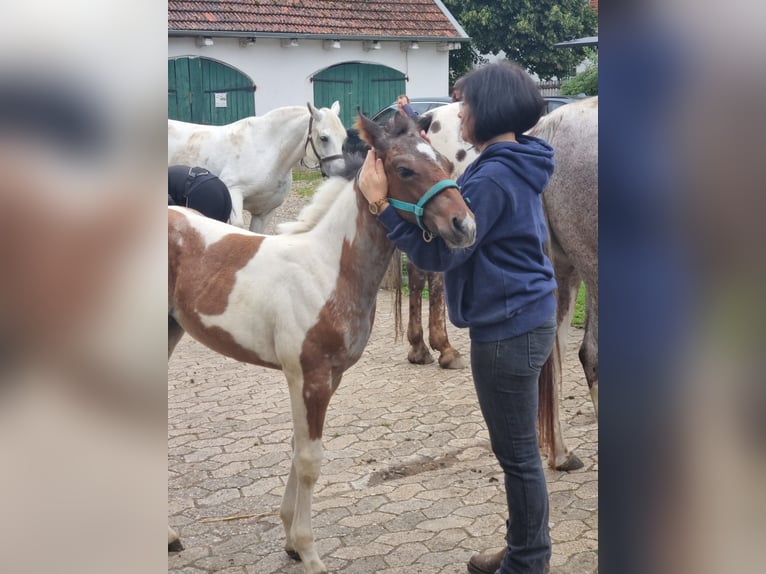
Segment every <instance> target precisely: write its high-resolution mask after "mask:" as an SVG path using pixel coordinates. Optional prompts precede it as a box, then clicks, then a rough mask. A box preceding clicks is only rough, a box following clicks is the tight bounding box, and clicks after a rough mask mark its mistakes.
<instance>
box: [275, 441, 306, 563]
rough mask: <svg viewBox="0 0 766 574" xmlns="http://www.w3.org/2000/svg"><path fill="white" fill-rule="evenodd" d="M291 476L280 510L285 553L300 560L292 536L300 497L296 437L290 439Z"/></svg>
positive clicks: (288, 479) (288, 478)
mask: <svg viewBox="0 0 766 574" xmlns="http://www.w3.org/2000/svg"><path fill="white" fill-rule="evenodd" d="M290 452H291V461H290V474H289V476H288V477H287V485H286V486H285V494H284V495H283V496H282V506H281V507H280V509H279V517H280V518H281V519H282V527H283V528H284V529H285V552H287V554H288V555H289V556H290V558H292V559H293V560H300V559H301V556H300V554H298V552H296V550H295V545H294V544H293V542H292V538H291V534H290V532H291V531H292V528H293V519H294V517H295V500H296V497H297V495H298V477H297V473H296V470H295V435H293V436H292V438H291V439H290Z"/></svg>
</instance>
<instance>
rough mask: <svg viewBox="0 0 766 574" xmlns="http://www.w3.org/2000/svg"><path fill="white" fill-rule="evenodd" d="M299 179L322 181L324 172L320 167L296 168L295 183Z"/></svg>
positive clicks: (313, 181)
mask: <svg viewBox="0 0 766 574" xmlns="http://www.w3.org/2000/svg"><path fill="white" fill-rule="evenodd" d="M299 181H300V182H310V183H316V182H319V181H322V173H321V172H320V171H319V170H318V169H294V170H293V183H295V182H299Z"/></svg>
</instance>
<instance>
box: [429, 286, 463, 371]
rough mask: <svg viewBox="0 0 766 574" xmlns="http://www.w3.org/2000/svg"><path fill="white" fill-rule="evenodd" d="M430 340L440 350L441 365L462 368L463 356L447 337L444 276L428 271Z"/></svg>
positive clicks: (443, 367) (445, 367)
mask: <svg viewBox="0 0 766 574" xmlns="http://www.w3.org/2000/svg"><path fill="white" fill-rule="evenodd" d="M427 276H428V342H429V344H430V345H431V348H432V349H433V350H434V351H439V366H440V367H441V368H442V369H462V368H464V367H465V361H464V360H463V357H462V356H461V355H460V353H458V351H457V349H455V348H454V347H453V346H452V345H451V344H450V342H449V338H448V337H447V316H446V315H447V312H446V311H447V308H446V303H445V301H444V276H443V275H442V274H441V273H433V272H429V273H428V275H427Z"/></svg>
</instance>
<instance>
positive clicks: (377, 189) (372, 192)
mask: <svg viewBox="0 0 766 574" xmlns="http://www.w3.org/2000/svg"><path fill="white" fill-rule="evenodd" d="M359 190H360V191H361V192H362V195H364V197H365V198H366V199H367V201H368V202H369V203H370V211H371V212H372V213H373V214H376V215H377V214H378V213H380V212H381V211H383V210H384V209H385V208H386V207H388V201H387V200H386V197H387V196H388V178H387V177H386V172H385V170H384V169H383V160H382V159H378V158H377V157H376V155H375V150H374V149H371V150H369V151H368V152H367V157H366V158H365V159H364V165H363V166H362V171H361V172H360V173H359Z"/></svg>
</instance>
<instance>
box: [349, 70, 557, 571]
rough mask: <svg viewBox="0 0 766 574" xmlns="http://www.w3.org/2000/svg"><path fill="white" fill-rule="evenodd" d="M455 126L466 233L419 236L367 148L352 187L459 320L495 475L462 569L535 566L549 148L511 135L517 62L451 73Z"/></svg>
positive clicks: (522, 97)
mask: <svg viewBox="0 0 766 574" xmlns="http://www.w3.org/2000/svg"><path fill="white" fill-rule="evenodd" d="M459 87H460V91H461V93H462V102H461V108H460V112H459V114H458V116H459V117H460V119H461V126H462V127H461V130H462V137H463V139H465V140H466V141H467V142H470V143H472V144H473V145H474V146H476V149H477V150H478V151H479V152H480V153H479V156H478V157H477V158H476V160H475V161H474V162H473V163H472V164H471V165H469V166H468V168H467V169H466V170H465V172H464V173H463V174H462V175H461V176H460V177H459V178H458V180H457V183H458V184H459V185H460V190H461V193H462V194H463V196H464V197H465V198H466V199H469V198H470V206H471V210H472V211H473V213H474V215H475V217H476V228H477V239H476V243H475V244H474V245H473V246H472V247H470V248H468V249H465V250H458V251H451V250H450V249H448V248H447V246H446V244H445V243H444V242H443V241H442V240H441V239H439V238H434V240H433V241H432V242H430V243H426V242H424V241H423V239H422V231H421V230H420V228H418V227H417V226H416V225H414V224H412V223H410V222H408V221H406V220H405V219H404V218H402V216H401V215H400V214H399V213H398V212H397V210H396V209H394V208H391V207H390V206H389V203H388V202H387V201H386V196H387V190H388V181H387V177H386V173H385V171H384V169H383V162H382V161H381V160H380V159H376V156H375V150H370V152H368V154H367V158H366V160H365V164H364V166H363V168H362V171H361V173H360V176H359V183H360V189H361V190H362V193H363V194H364V196H365V198H366V199H367V201H369V202H370V204H373V203H374V204H377V205H379V206H380V207H379V208H378V216H377V217H378V221H379V222H380V224H381V225H383V227H385V229H386V230H387V232H388V238H389V239H390V240H392V241H393V242H394V243H395V244H396V246H397V247H398V248H399V249H400V250H402V251H403V252H405V253H406V254H407V255H408V256H409V257H410V259H411V260H412V261H413V263H415V264H416V265H417V266H418V267H420V268H421V269H424V270H427V271H442V272H444V284H445V290H446V299H447V310H448V312H449V317H450V320H451V321H452V323H453V324H455V325H456V326H457V327H468V328H469V330H470V331H469V334H470V339H471V372H472V375H473V381H474V386H475V388H476V394H477V396H478V400H479V406H480V408H481V412H482V415H483V416H484V420H485V422H486V424H487V430H488V431H489V437H490V442H491V445H492V451H493V452H494V454H495V456H496V457H497V460H498V462H499V463H500V466H501V468H502V469H503V472H504V475H505V493H506V499H507V505H508V508H507V516H508V518H507V521H506V544H505V547H504V548H503V549H502V550H500V551H499V552H497V553H490V554H478V555H475V556H473V557H472V558H471V559H470V561H469V562H468V571H469V572H470V573H471V574H519V573H521V572H524V573H526V574H544V573H546V572H548V563H549V561H550V556H551V539H550V533H549V527H548V490H547V486H546V483H545V474H544V473H543V465H542V460H541V457H540V450H539V447H538V440H537V405H538V384H539V376H540V371H541V369H542V367H543V365H544V363H545V362H546V360H547V359H548V357H549V355H550V353H551V350H552V349H553V344H554V341H555V337H556V298H555V295H554V291H555V289H556V280H555V278H554V275H553V266H552V264H551V262H550V260H549V259H548V257H547V255H546V254H545V243H546V242H547V240H548V232H547V228H546V224H545V217H544V215H543V205H542V198H541V194H542V193H543V190H544V189H545V187H546V186H547V184H548V181H549V180H550V178H551V175H552V174H553V149H552V148H551V146H550V145H548V144H547V143H546V142H545V141H543V140H541V139H538V138H534V137H529V136H525V135H523V134H524V132H526V131H527V130H528V129H529V128H531V127H532V126H534V125H535V124H536V123H537V121H538V120H539V119H540V115H541V114H542V111H543V104H544V102H543V98H542V96H541V95H540V92H539V90H538V89H537V86H536V85H535V82H534V81H533V80H532V78H531V77H530V76H529V75H528V74H527V73H526V72H525V71H524V70H523V69H522V68H520V67H519V66H517V65H515V64H510V63H506V62H503V63H496V64H490V65H487V66H484V67H482V68H478V69H476V70H474V71H472V72H470V73H469V74H468V75H467V76H465V77H464V78H463V80H462V81H461V83H460V85H459Z"/></svg>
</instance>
